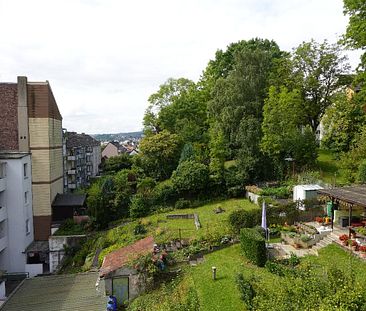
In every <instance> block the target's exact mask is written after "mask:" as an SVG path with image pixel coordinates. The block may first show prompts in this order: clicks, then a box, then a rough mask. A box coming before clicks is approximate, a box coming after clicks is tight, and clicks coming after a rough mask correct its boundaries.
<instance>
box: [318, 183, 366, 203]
mask: <svg viewBox="0 0 366 311" xmlns="http://www.w3.org/2000/svg"><path fill="white" fill-rule="evenodd" d="M318 193H319V194H323V195H326V196H329V197H331V198H333V199H335V200H339V201H343V202H346V203H349V204H353V205H358V206H361V207H365V208H366V185H363V186H355V187H340V188H333V189H321V190H318Z"/></svg>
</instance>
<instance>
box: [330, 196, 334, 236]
mask: <svg viewBox="0 0 366 311" xmlns="http://www.w3.org/2000/svg"><path fill="white" fill-rule="evenodd" d="M331 217H332V218H331V220H330V221H331V222H330V225H331V228H332V231H333V225H334V223H333V219H334V198H333V197H332V208H331Z"/></svg>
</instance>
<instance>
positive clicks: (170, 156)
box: [140, 130, 181, 180]
mask: <svg viewBox="0 0 366 311" xmlns="http://www.w3.org/2000/svg"><path fill="white" fill-rule="evenodd" d="M180 150H181V141H180V138H179V136H178V135H177V134H171V133H170V132H169V131H167V130H163V131H162V132H160V133H157V134H154V135H151V136H147V137H145V138H144V139H143V140H142V141H141V143H140V151H141V154H140V160H141V161H140V165H141V167H142V168H143V170H144V172H145V174H146V175H147V176H150V177H153V178H154V179H156V180H164V179H167V178H169V177H170V175H171V173H172V172H173V170H174V169H175V168H176V167H177V165H178V161H179V155H180Z"/></svg>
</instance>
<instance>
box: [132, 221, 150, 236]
mask: <svg viewBox="0 0 366 311" xmlns="http://www.w3.org/2000/svg"><path fill="white" fill-rule="evenodd" d="M146 232H147V230H146V228H145V226H144V225H143V224H141V223H139V224H137V225H136V226H135V228H133V234H134V235H139V234H145V233H146Z"/></svg>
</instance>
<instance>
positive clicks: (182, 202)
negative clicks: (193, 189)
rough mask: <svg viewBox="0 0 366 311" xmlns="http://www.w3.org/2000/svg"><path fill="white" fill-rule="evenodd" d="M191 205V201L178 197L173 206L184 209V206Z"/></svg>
mask: <svg viewBox="0 0 366 311" xmlns="http://www.w3.org/2000/svg"><path fill="white" fill-rule="evenodd" d="M190 207H191V201H189V200H184V199H179V200H178V201H177V202H175V208H177V209H184V208H190Z"/></svg>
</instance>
